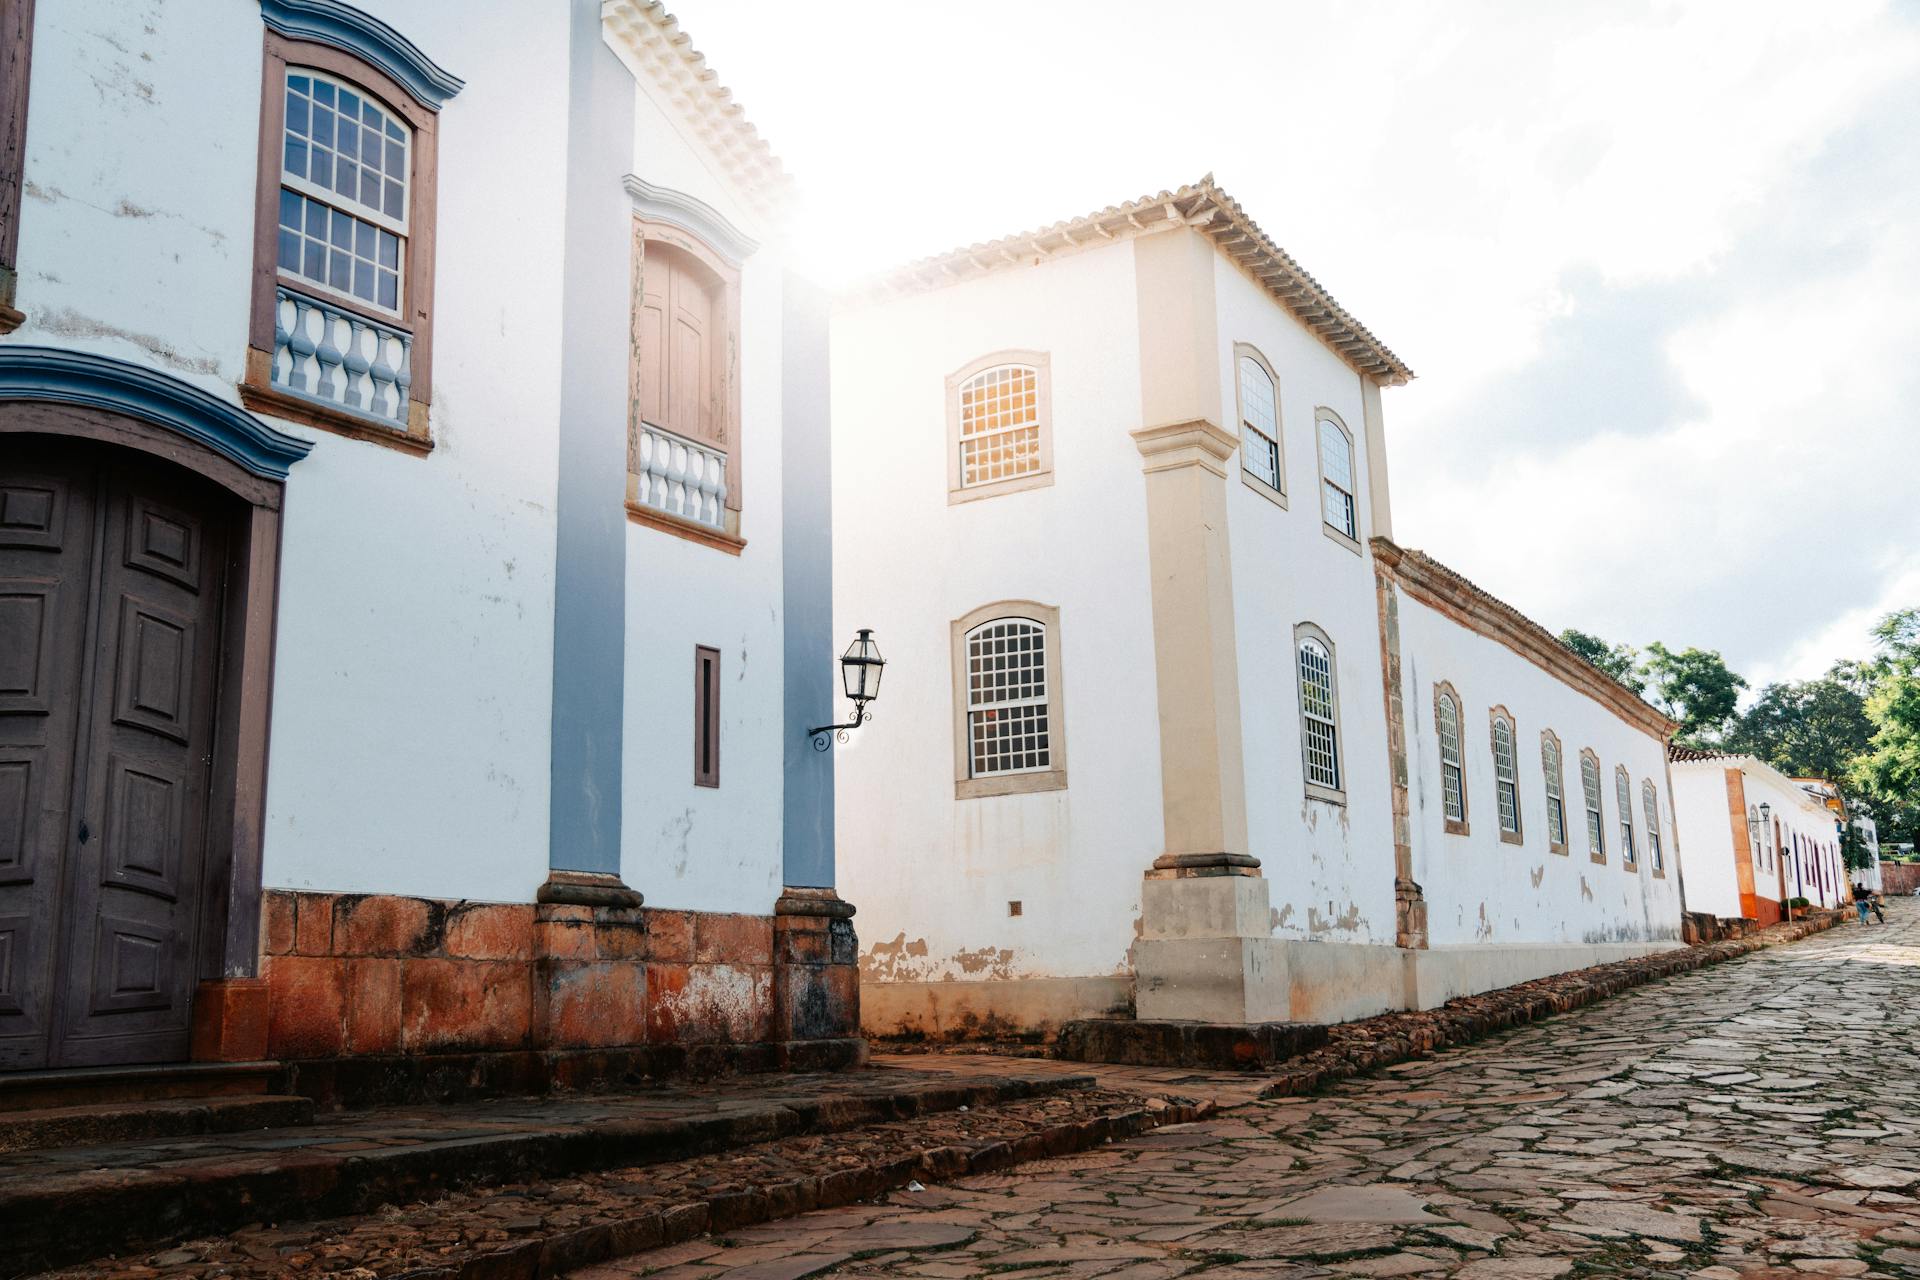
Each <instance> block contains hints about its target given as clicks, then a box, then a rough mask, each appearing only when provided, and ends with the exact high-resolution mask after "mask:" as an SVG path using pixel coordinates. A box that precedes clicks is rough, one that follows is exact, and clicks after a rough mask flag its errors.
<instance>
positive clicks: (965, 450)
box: [960, 364, 1041, 488]
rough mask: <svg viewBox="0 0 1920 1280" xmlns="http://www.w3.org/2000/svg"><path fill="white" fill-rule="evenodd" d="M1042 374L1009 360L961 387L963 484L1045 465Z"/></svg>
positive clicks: (1002, 477) (989, 480) (1007, 476)
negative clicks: (1041, 440) (1042, 433)
mask: <svg viewBox="0 0 1920 1280" xmlns="http://www.w3.org/2000/svg"><path fill="white" fill-rule="evenodd" d="M1040 465H1041V459H1040V374H1039V371H1038V370H1035V369H1032V368H1030V367H1028V366H1027V365H1023V364H1003V365H999V366H997V367H996V368H992V369H987V370H985V371H983V372H981V373H976V374H975V375H973V377H971V378H968V379H967V380H966V382H965V383H963V384H962V385H961V387H960V484H961V487H962V488H965V487H968V486H971V485H979V484H992V483H993V482H994V481H996V480H1011V479H1014V478H1015V477H1018V476H1027V475H1033V474H1035V473H1036V472H1038V471H1039V470H1040Z"/></svg>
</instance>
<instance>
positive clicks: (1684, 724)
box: [1642, 640, 1747, 743]
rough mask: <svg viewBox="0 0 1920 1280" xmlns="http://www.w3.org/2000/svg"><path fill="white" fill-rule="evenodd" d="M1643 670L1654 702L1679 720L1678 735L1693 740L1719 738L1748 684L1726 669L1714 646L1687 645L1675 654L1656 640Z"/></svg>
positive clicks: (1650, 648)
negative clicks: (1650, 687)
mask: <svg viewBox="0 0 1920 1280" xmlns="http://www.w3.org/2000/svg"><path fill="white" fill-rule="evenodd" d="M1642 669H1643V670H1644V671H1645V673H1646V676H1647V683H1648V684H1649V685H1651V686H1652V689H1653V704H1654V705H1655V706H1657V707H1659V708H1660V709H1661V710H1662V711H1664V712H1666V714H1667V716H1668V718H1669V719H1672V720H1675V721H1677V722H1678V723H1679V725H1680V733H1679V735H1678V736H1679V737H1681V738H1684V739H1686V740H1688V741H1690V742H1694V743H1700V742H1712V741H1715V740H1716V739H1717V738H1718V736H1719V734H1720V731H1721V730H1722V729H1724V728H1725V727H1726V723H1727V721H1729V720H1731V719H1732V718H1733V713H1734V711H1735V710H1737V709H1738V708H1739V705H1740V691H1741V690H1742V689H1744V688H1746V687H1747V682H1746V680H1745V678H1744V677H1741V676H1738V675H1735V674H1734V673H1733V672H1732V671H1730V670H1728V669H1727V663H1726V660H1725V659H1724V658H1722V657H1721V656H1720V654H1719V653H1718V652H1717V651H1716V650H1713V649H1695V648H1691V647H1689V648H1686V649H1683V650H1681V651H1680V652H1678V653H1675V652H1674V651H1673V650H1671V649H1669V648H1667V646H1665V645H1664V644H1661V643H1660V642H1659V641H1658V640H1656V641H1654V642H1653V643H1652V644H1650V645H1648V646H1647V659H1646V661H1645V662H1644V663H1643V664H1642Z"/></svg>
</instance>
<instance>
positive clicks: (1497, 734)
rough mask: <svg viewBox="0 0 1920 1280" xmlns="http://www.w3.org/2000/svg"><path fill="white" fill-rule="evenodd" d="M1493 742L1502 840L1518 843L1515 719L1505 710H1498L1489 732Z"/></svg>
mask: <svg viewBox="0 0 1920 1280" xmlns="http://www.w3.org/2000/svg"><path fill="white" fill-rule="evenodd" d="M1488 732H1489V734H1490V736H1491V737H1492V739H1493V794H1494V799H1495V800H1496V801H1497V803H1498V806H1499V810H1500V838H1501V839H1502V840H1504V841H1506V842H1507V843H1508V844H1519V843H1521V841H1522V839H1523V837H1522V835H1521V833H1520V769H1519V762H1518V761H1517V760H1516V759H1515V758H1514V749H1513V717H1512V716H1511V715H1509V714H1508V713H1507V709H1506V708H1505V707H1495V708H1494V709H1493V712H1492V717H1491V721H1490V727H1489V730H1488Z"/></svg>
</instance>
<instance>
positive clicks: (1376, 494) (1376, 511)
mask: <svg viewBox="0 0 1920 1280" xmlns="http://www.w3.org/2000/svg"><path fill="white" fill-rule="evenodd" d="M1360 411H1361V413H1362V414H1363V415H1364V417H1365V425H1366V431H1365V434H1366V439H1367V511H1368V513H1369V514H1370V515H1371V516H1372V517H1373V526H1372V527H1373V536H1374V537H1376V538H1385V539H1386V540H1387V541H1389V542H1391V541H1393V500H1392V498H1391V497H1390V496H1389V494H1388V492H1387V423H1386V419H1385V418H1383V417H1382V416H1381V415H1380V384H1379V383H1377V382H1375V381H1374V380H1373V379H1372V378H1369V377H1368V376H1367V375H1366V374H1364V373H1363V374H1361V375H1360Z"/></svg>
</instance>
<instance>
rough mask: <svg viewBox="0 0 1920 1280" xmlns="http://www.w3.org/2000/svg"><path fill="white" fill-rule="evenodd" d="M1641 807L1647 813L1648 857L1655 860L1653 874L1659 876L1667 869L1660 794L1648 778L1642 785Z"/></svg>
mask: <svg viewBox="0 0 1920 1280" xmlns="http://www.w3.org/2000/svg"><path fill="white" fill-rule="evenodd" d="M1640 800H1641V807H1642V808H1644V809H1645V810H1646V811H1647V856H1648V857H1649V858H1650V859H1652V860H1653V872H1654V874H1655V875H1659V874H1660V873H1662V872H1664V871H1665V870H1666V869H1667V864H1666V860H1665V858H1664V857H1662V856H1661V852H1660V793H1659V791H1658V790H1657V789H1656V788H1655V787H1654V785H1653V779H1652V778H1648V779H1646V780H1645V781H1643V782H1642V783H1641V784H1640Z"/></svg>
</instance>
